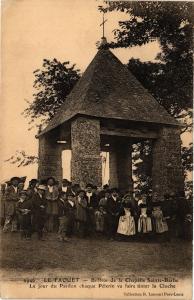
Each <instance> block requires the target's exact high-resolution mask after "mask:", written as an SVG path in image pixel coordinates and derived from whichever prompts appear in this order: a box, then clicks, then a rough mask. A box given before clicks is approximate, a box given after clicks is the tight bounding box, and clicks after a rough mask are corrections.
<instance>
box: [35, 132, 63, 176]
mask: <svg viewBox="0 0 194 300" xmlns="http://www.w3.org/2000/svg"><path fill="white" fill-rule="evenodd" d="M61 150H62V149H61V145H60V144H57V140H56V137H55V136H54V135H43V136H40V138H39V166H38V178H39V179H46V178H48V177H50V176H53V177H55V178H56V179H57V180H59V181H61V180H62V176H63V171H62V157H61V153H62V151H61Z"/></svg>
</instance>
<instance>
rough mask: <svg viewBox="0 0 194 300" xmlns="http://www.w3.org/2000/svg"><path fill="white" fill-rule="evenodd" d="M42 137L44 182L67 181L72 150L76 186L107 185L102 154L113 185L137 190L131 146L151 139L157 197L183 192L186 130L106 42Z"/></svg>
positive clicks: (40, 144)
mask: <svg viewBox="0 0 194 300" xmlns="http://www.w3.org/2000/svg"><path fill="white" fill-rule="evenodd" d="M38 138H39V168H38V177H39V178H46V177H48V176H54V177H56V178H57V179H58V180H61V179H62V160H61V152H62V150H64V149H71V151H72V160H71V180H72V182H76V183H80V185H81V186H82V187H84V186H85V184H86V183H88V182H90V183H93V184H96V185H97V186H101V178H102V164H101V157H100V152H101V151H108V152H109V155H110V186H111V187H119V188H120V189H121V190H122V191H129V190H132V188H133V187H132V158H131V145H132V143H135V142H138V141H142V140H147V139H151V140H152V141H153V170H152V178H153V192H154V193H160V195H162V194H165V193H167V192H178V191H182V190H183V183H184V177H183V170H182V165H181V141H180V125H179V124H178V123H177V121H176V120H175V119H174V118H173V117H172V116H170V115H169V114H168V113H167V111H166V110H165V109H164V108H163V107H162V106H161V105H160V104H159V103H158V102H157V101H156V100H155V99H154V98H153V97H152V95H151V94H149V92H148V91H147V90H146V89H145V88H144V87H143V86H142V85H141V84H140V82H138V80H137V79H136V78H135V77H134V75H132V73H131V72H130V71H129V70H128V69H127V68H126V67H125V66H124V65H123V64H122V63H121V62H120V61H119V60H118V58H117V57H116V56H115V55H114V54H113V53H112V52H111V51H110V50H109V49H108V47H107V44H106V39H105V38H104V37H103V38H102V43H101V46H100V47H99V50H98V52H97V54H96V56H95V57H94V59H93V60H92V62H91V63H90V64H89V66H88V67H87V69H86V71H85V72H84V74H83V75H82V77H81V79H80V80H79V81H78V83H77V84H76V86H75V87H74V88H73V90H72V92H71V93H70V94H69V96H68V97H67V99H66V100H65V103H64V104H63V105H62V106H61V107H60V109H59V111H58V112H57V113H56V115H55V117H54V118H53V119H52V120H51V121H50V123H49V124H48V126H47V127H46V128H45V129H44V130H43V131H42V132H41V133H40V134H39V135H38ZM60 141H66V143H65V144H61V143H59V142H60Z"/></svg>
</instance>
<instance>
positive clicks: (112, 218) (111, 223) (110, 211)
mask: <svg viewBox="0 0 194 300" xmlns="http://www.w3.org/2000/svg"><path fill="white" fill-rule="evenodd" d="M106 209H107V235H108V238H109V239H110V240H114V238H115V235H116V232H117V228H118V223H119V216H120V212H121V200H120V197H119V192H118V189H116V188H113V189H112V190H111V197H110V198H108V199H107V205H106Z"/></svg>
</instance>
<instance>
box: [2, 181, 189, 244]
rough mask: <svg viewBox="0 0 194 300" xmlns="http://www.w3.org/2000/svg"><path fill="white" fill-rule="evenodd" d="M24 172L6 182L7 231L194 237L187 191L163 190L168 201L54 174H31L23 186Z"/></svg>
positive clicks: (4, 216) (4, 209)
mask: <svg viewBox="0 0 194 300" xmlns="http://www.w3.org/2000/svg"><path fill="white" fill-rule="evenodd" d="M25 180H26V178H25V177H22V178H19V177H12V178H11V179H10V180H9V181H8V182H6V184H3V185H1V225H2V227H3V232H4V233H6V232H9V231H11V232H17V231H20V232H21V238H22V239H25V240H30V239H31V238H32V235H33V234H34V233H37V236H38V239H40V240H45V237H46V236H47V233H48V232H55V233H56V234H57V235H56V236H57V238H58V240H59V241H61V242H64V241H65V242H68V241H69V240H70V238H71V237H72V236H78V237H81V238H84V237H88V236H91V237H95V236H97V235H98V236H104V237H105V238H107V239H109V240H114V239H118V240H121V241H123V240H124V241H129V240H130V241H131V240H138V239H139V240H144V241H145V240H150V239H152V238H154V239H155V240H158V241H164V240H165V241H166V240H170V238H171V237H173V236H176V237H177V236H179V237H181V238H191V231H192V230H191V227H192V215H191V212H190V209H189V207H188V205H187V201H186V200H185V198H184V193H179V194H178V195H174V194H170V195H169V194H164V199H163V201H160V199H159V197H158V199H155V201H152V199H151V195H140V196H136V197H134V196H133V194H132V193H131V192H127V193H124V194H122V193H120V192H119V190H118V189H117V188H112V189H109V186H108V185H104V186H103V188H102V189H101V190H99V189H98V188H97V187H96V186H94V185H92V184H90V183H88V184H87V185H86V187H85V189H81V188H80V186H79V184H72V183H71V182H69V181H68V180H67V179H63V181H62V183H61V184H60V183H59V182H57V181H56V180H55V179H54V178H53V177H50V178H48V179H47V180H40V181H39V180H37V179H32V180H30V182H29V185H28V188H27V189H24V186H25Z"/></svg>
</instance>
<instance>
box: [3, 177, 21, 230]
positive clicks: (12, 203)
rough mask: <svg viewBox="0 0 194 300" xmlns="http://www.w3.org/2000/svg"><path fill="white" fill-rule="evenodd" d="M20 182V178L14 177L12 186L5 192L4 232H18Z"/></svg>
mask: <svg viewBox="0 0 194 300" xmlns="http://www.w3.org/2000/svg"><path fill="white" fill-rule="evenodd" d="M19 182H20V179H19V177H12V178H11V180H10V185H9V186H8V187H7V189H6V192H5V223H4V227H3V232H7V231H9V229H10V228H11V231H12V232H16V231H17V215H16V203H17V201H18V200H19V193H18V184H19Z"/></svg>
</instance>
